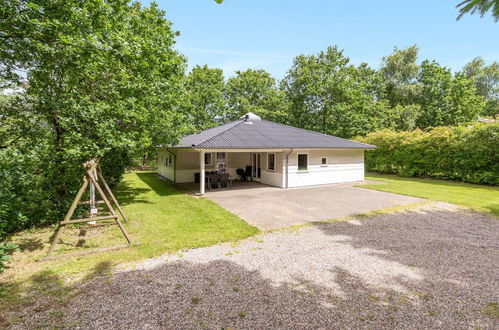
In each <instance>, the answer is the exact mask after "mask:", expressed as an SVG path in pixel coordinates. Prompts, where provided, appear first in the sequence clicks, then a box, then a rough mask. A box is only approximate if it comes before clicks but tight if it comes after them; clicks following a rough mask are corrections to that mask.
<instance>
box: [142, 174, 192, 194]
mask: <svg viewBox="0 0 499 330" xmlns="http://www.w3.org/2000/svg"><path fill="white" fill-rule="evenodd" d="M136 174H137V176H138V177H139V179H140V180H142V182H144V183H145V184H146V185H148V186H149V187H150V188H151V189H152V190H153V191H154V192H155V193H156V194H158V195H159V196H172V195H183V194H184V192H182V191H180V190H178V189H177V188H175V186H174V185H173V184H172V183H170V182H168V181H163V180H160V179H159V178H158V177H157V176H156V173H151V172H145V173H144V172H137V173H136Z"/></svg>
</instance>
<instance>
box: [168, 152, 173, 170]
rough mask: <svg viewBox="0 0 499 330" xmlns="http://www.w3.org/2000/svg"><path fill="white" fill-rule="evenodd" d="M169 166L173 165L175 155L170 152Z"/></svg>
mask: <svg viewBox="0 0 499 330" xmlns="http://www.w3.org/2000/svg"><path fill="white" fill-rule="evenodd" d="M168 167H173V155H172V154H170V153H169V154H168Z"/></svg>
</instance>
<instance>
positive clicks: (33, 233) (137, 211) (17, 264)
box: [0, 172, 258, 302]
mask: <svg viewBox="0 0 499 330" xmlns="http://www.w3.org/2000/svg"><path fill="white" fill-rule="evenodd" d="M116 196H117V198H118V201H120V204H121V205H122V207H123V209H124V212H125V214H126V216H127V218H128V219H129V222H128V223H127V224H126V225H125V226H126V230H127V231H128V234H129V235H130V237H131V238H132V240H133V243H134V244H133V245H132V246H130V247H128V248H125V249H121V250H115V251H111V252H105V253H99V254H89V255H83V256H77V257H71V258H63V259H57V260H51V261H41V262H36V259H39V258H40V257H43V256H45V254H46V252H47V249H48V242H49V239H50V237H51V235H52V234H53V231H54V228H45V229H36V230H30V231H26V232H23V233H20V234H18V235H16V236H14V237H12V240H13V241H14V242H16V243H18V244H19V245H20V247H21V251H20V252H17V253H15V254H14V256H13V260H12V262H9V264H8V266H9V267H8V268H7V269H6V270H5V272H4V273H3V274H1V275H0V283H1V282H4V283H10V285H3V286H2V285H1V284H0V298H2V297H5V295H6V290H9V288H10V289H13V288H15V289H16V290H19V291H22V289H20V288H26V289H27V290H28V289H29V287H32V286H33V283H35V282H43V281H42V279H46V280H48V281H51V282H53V283H56V282H57V281H62V282H64V281H65V280H67V279H68V278H81V277H84V276H91V274H93V273H102V272H103V271H109V269H111V268H112V267H113V266H114V265H116V264H118V263H123V262H129V261H137V260H143V259H146V258H151V257H157V256H160V255H161V254H164V253H166V252H175V251H179V250H182V249H189V248H196V247H201V246H208V245H212V244H216V243H221V242H229V241H237V240H240V239H243V238H246V237H249V236H252V235H254V234H256V233H257V232H258V229H257V228H255V227H252V226H250V225H249V224H247V223H246V222H245V221H243V220H242V219H240V218H239V217H238V216H236V215H234V214H232V213H230V212H228V211H226V210H225V209H223V208H221V207H220V206H219V205H217V204H215V203H213V202H211V201H209V200H207V199H204V198H194V197H193V196H190V195H187V194H185V193H184V192H183V191H181V190H178V189H176V188H175V186H174V185H172V184H171V183H168V182H165V181H160V180H159V179H158V178H157V177H156V176H155V174H154V173H152V172H131V173H127V174H125V177H124V180H123V182H122V183H121V184H120V186H119V189H118V192H117V194H116ZM61 241H62V242H61V244H58V245H57V250H56V254H61V253H67V252H74V251H83V250H85V249H94V248H102V247H109V246H113V245H116V244H124V243H126V241H125V238H124V237H123V236H122V235H121V233H120V231H119V228H118V227H117V226H106V227H96V228H91V227H88V226H86V225H84V226H80V227H73V228H68V229H67V230H65V231H64V233H63V235H62V237H61ZM0 302H1V301H0Z"/></svg>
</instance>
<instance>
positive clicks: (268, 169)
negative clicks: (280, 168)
mask: <svg viewBox="0 0 499 330" xmlns="http://www.w3.org/2000/svg"><path fill="white" fill-rule="evenodd" d="M270 155H274V168H273V169H270V168H269V163H270V162H269V156H270ZM276 159H277V158H276V154H275V153H274V152H271V153H268V154H267V171H268V172H275V168H276Z"/></svg>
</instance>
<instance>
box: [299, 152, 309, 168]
mask: <svg viewBox="0 0 499 330" xmlns="http://www.w3.org/2000/svg"><path fill="white" fill-rule="evenodd" d="M307 170H308V154H298V171H307Z"/></svg>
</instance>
